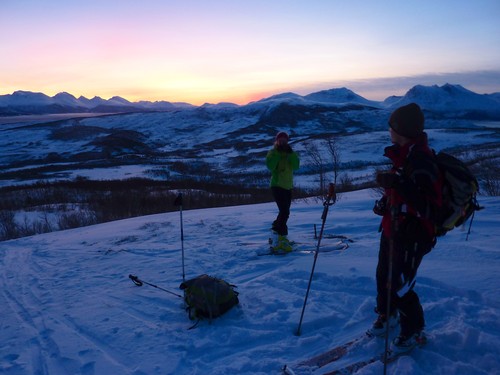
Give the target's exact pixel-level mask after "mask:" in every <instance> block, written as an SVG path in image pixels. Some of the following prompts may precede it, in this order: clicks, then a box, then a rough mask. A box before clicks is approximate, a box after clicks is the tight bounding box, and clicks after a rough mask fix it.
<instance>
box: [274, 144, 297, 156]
mask: <svg viewBox="0 0 500 375" xmlns="http://www.w3.org/2000/svg"><path fill="white" fill-rule="evenodd" d="M276 149H277V150H278V151H283V152H286V153H287V154H291V153H292V152H293V151H292V148H291V147H290V145H289V144H286V145H278V146H277V147H276Z"/></svg>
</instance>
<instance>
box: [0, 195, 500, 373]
mask: <svg viewBox="0 0 500 375" xmlns="http://www.w3.org/2000/svg"><path fill="white" fill-rule="evenodd" d="M373 200H374V197H373V193H372V192H370V191H363V192H356V193H350V194H345V195H342V197H341V199H339V201H338V202H337V204H336V205H335V206H333V207H332V208H331V209H330V211H329V216H328V219H327V223H326V226H325V234H341V235H345V236H347V237H348V238H350V239H352V241H353V242H352V243H350V247H349V249H347V250H345V251H332V252H329V253H320V254H319V256H318V261H317V265H316V270H315V274H314V277H313V282H312V285H311V292H310V294H309V299H308V303H307V306H306V311H305V315H304V320H303V324H302V329H301V332H302V334H301V336H296V335H295V332H296V329H297V324H298V321H299V318H300V312H301V309H302V306H303V302H304V296H305V292H306V289H307V285H308V281H309V276H310V271H311V266H312V261H313V258H314V255H313V254H290V255H286V256H257V251H258V250H262V249H263V248H264V249H265V248H266V247H267V239H268V235H269V231H268V229H267V228H268V226H269V224H270V222H271V221H272V220H273V219H274V217H275V215H276V208H275V206H274V204H260V205H253V206H242V207H231V208H216V209H209V210H185V211H184V213H183V227H184V252H185V273H186V279H189V278H191V277H194V276H197V275H199V274H202V273H207V274H210V275H213V276H218V277H221V278H224V279H225V280H227V281H228V282H230V283H233V284H236V285H237V287H238V288H237V290H238V291H239V292H240V305H239V306H237V307H235V308H233V309H232V310H231V311H229V312H228V313H227V314H225V315H224V316H223V317H221V318H218V319H215V320H214V321H213V322H212V323H211V324H209V323H208V322H205V321H202V322H200V324H198V326H197V327H196V328H194V329H192V330H188V328H189V327H190V326H192V325H193V324H194V322H192V321H190V320H189V319H188V317H187V313H186V312H185V311H184V305H183V301H182V299H181V298H178V297H176V296H173V295H170V294H167V293H164V292H163V291H161V290H158V289H156V288H153V287H150V286H148V285H144V286H142V287H137V286H136V285H134V284H133V283H132V282H131V281H130V280H129V279H128V275H129V274H136V275H138V276H139V277H140V278H141V279H143V280H144V281H148V282H151V283H153V284H156V285H158V286H160V287H163V288H165V289H167V290H170V291H172V292H174V293H178V294H180V293H181V291H180V290H179V289H178V286H179V284H180V283H181V282H182V264H181V241H180V219H179V213H175V212H174V213H168V214H160V215H152V216H146V217H141V218H135V219H129V220H123V221H117V222H113V223H106V224H101V225H96V226H92V227H86V228H79V229H74V230H69V231H64V232H57V233H48V234H44V235H39V236H34V237H28V238H22V239H17V240H11V241H5V242H3V243H1V244H0V280H1V283H2V292H1V293H0V303H1V304H2V306H3V307H4V309H3V312H2V318H1V320H0V322H1V325H0V329H1V332H2V340H1V342H0V372H1V373H4V374H7V375H24V374H40V375H45V374H51V375H52V374H84V375H90V374H133V375H143V374H181V375H182V374H200V375H201V374H204V375H205V374H279V372H280V369H281V367H282V366H283V365H284V364H285V363H286V364H289V365H292V366H293V364H296V363H297V362H299V361H300V360H302V359H305V358H307V357H310V356H312V355H314V354H318V353H320V352H322V351H324V350H326V349H328V347H331V346H334V345H336V344H340V343H342V342H345V341H347V340H349V339H351V338H353V337H355V336H357V335H359V334H360V333H362V332H363V331H364V330H366V329H367V327H368V326H369V325H370V324H371V323H372V321H373V319H374V318H375V315H374V313H373V306H374V298H375V280H374V273H375V266H376V257H377V250H378V234H377V227H378V220H379V219H378V217H376V216H375V215H373V214H372V213H371V207H372V205H373ZM480 200H481V203H482V204H484V205H486V206H487V209H486V210H484V211H481V212H479V213H478V214H477V215H476V218H475V222H474V224H473V231H472V234H471V237H470V239H469V241H467V242H465V240H464V239H465V232H464V231H463V230H461V229H456V230H455V231H454V232H452V233H450V234H448V235H447V236H445V237H443V238H442V239H440V241H439V243H438V245H437V247H436V248H435V249H434V250H433V251H432V252H431V253H430V254H429V255H428V256H427V257H426V258H425V259H424V261H423V263H422V266H421V268H420V278H419V280H418V282H417V287H416V288H417V292H418V293H419V295H420V297H421V300H422V303H423V306H424V310H425V313H426V322H427V326H426V331H427V332H428V334H429V336H430V338H431V339H430V340H429V343H428V344H427V345H426V346H425V347H423V348H420V349H416V350H415V351H414V352H413V353H412V354H411V355H409V356H405V357H401V358H399V359H398V360H397V361H395V362H394V363H392V364H390V365H389V366H388V370H389V371H388V372H389V374H473V375H476V374H477V375H486V374H499V373H500V371H499V369H500V360H499V358H500V340H499V338H500V293H499V289H498V276H497V274H498V269H499V268H498V267H499V264H500V257H499V249H498V245H497V244H498V242H499V234H498V233H497V232H498V230H497V229H496V228H497V225H498V213H499V212H500V200H498V198H481V199H480ZM322 210H323V206H322V204H321V202H320V201H319V202H318V201H313V200H310V201H308V202H294V204H293V206H292V215H291V217H290V222H289V224H290V237H291V238H292V239H295V240H296V241H297V242H300V243H301V244H302V243H304V244H306V245H307V246H308V247H310V248H311V249H315V247H316V244H317V240H315V239H314V229H313V228H314V224H316V226H317V230H318V232H319V229H320V225H321V213H322ZM329 241H330V243H335V242H336V241H337V239H331V238H327V237H325V238H324V239H323V240H322V245H323V246H328V243H329ZM396 333H397V332H393V335H395V334H396ZM383 346H384V344H383V340H375V341H371V342H368V343H366V344H365V345H363V346H362V347H361V348H358V349H356V350H353V352H352V353H350V354H349V355H348V356H346V357H345V358H343V359H342V360H340V361H339V362H338V363H332V364H330V365H327V366H325V368H324V372H326V371H327V370H333V369H335V368H338V367H341V366H342V365H346V364H348V363H351V362H354V361H356V360H359V359H363V358H367V357H369V356H371V355H374V354H376V353H377V352H381V351H382V349H383ZM322 371H323V369H322ZM381 372H382V364H381V363H379V362H376V363H373V364H371V365H369V366H367V367H365V368H364V369H362V370H361V371H359V372H358V373H359V374H380V373H381ZM315 373H316V372H315ZM321 373H322V372H317V374H321Z"/></svg>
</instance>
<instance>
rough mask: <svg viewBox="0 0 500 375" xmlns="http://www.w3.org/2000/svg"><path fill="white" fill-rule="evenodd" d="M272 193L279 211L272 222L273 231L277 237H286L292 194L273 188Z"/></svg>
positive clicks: (288, 191) (285, 190)
mask: <svg viewBox="0 0 500 375" xmlns="http://www.w3.org/2000/svg"><path fill="white" fill-rule="evenodd" d="M272 192H273V197H274V200H275V202H276V205H277V206H278V211H279V212H278V216H277V217H276V220H275V221H274V222H273V230H275V231H276V232H277V233H278V234H279V235H282V236H286V235H287V234H288V227H287V222H288V218H289V216H290V205H291V202H292V192H291V190H287V189H283V188H280V187H273V188H272Z"/></svg>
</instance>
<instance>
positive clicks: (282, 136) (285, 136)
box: [276, 132, 289, 142]
mask: <svg viewBox="0 0 500 375" xmlns="http://www.w3.org/2000/svg"><path fill="white" fill-rule="evenodd" d="M280 138H284V139H286V141H287V142H288V139H289V137H288V134H286V133H285V132H279V133H278V134H276V142H277V141H278V140H279V139H280Z"/></svg>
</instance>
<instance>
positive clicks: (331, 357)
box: [282, 333, 414, 375]
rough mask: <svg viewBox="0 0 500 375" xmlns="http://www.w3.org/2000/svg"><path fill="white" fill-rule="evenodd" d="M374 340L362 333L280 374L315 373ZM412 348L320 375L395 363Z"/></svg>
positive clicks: (341, 373) (346, 372) (390, 352)
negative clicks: (373, 364) (376, 364)
mask: <svg viewBox="0 0 500 375" xmlns="http://www.w3.org/2000/svg"><path fill="white" fill-rule="evenodd" d="M374 338H376V336H372V335H369V334H368V333H364V334H362V335H360V336H358V337H355V338H353V339H352V340H349V341H347V342H345V343H343V344H340V345H338V346H335V347H333V348H331V349H329V350H327V351H326V352H323V353H321V354H318V355H316V356H314V357H311V358H309V359H306V360H303V361H301V362H299V363H297V365H295V366H293V368H292V367H289V366H288V365H285V366H284V367H283V368H282V373H283V374H286V375H300V374H312V373H316V371H318V370H320V369H321V368H323V367H325V366H326V365H328V364H330V363H333V362H335V361H338V360H340V359H341V358H343V357H345V356H346V355H348V354H349V353H351V352H352V351H353V350H354V349H355V348H357V347H361V346H363V345H365V344H366V343H368V342H369V341H370V340H372V339H374ZM413 349H414V347H411V348H409V349H408V350H407V351H403V352H392V351H389V352H388V354H387V356H385V355H384V354H385V353H383V352H381V353H378V354H376V355H373V356H371V357H368V358H365V359H361V360H359V361H356V362H352V363H350V364H348V365H346V366H344V367H341V368H339V369H336V370H331V371H327V372H325V373H323V374H322V375H349V374H354V373H355V372H356V371H358V370H360V369H361V368H363V367H365V366H368V365H369V364H372V363H375V362H378V361H380V362H381V363H384V359H385V363H386V364H387V363H391V362H393V361H395V360H396V359H397V358H399V357H400V356H402V355H407V354H409V353H410V352H411V351H412V350H413Z"/></svg>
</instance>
